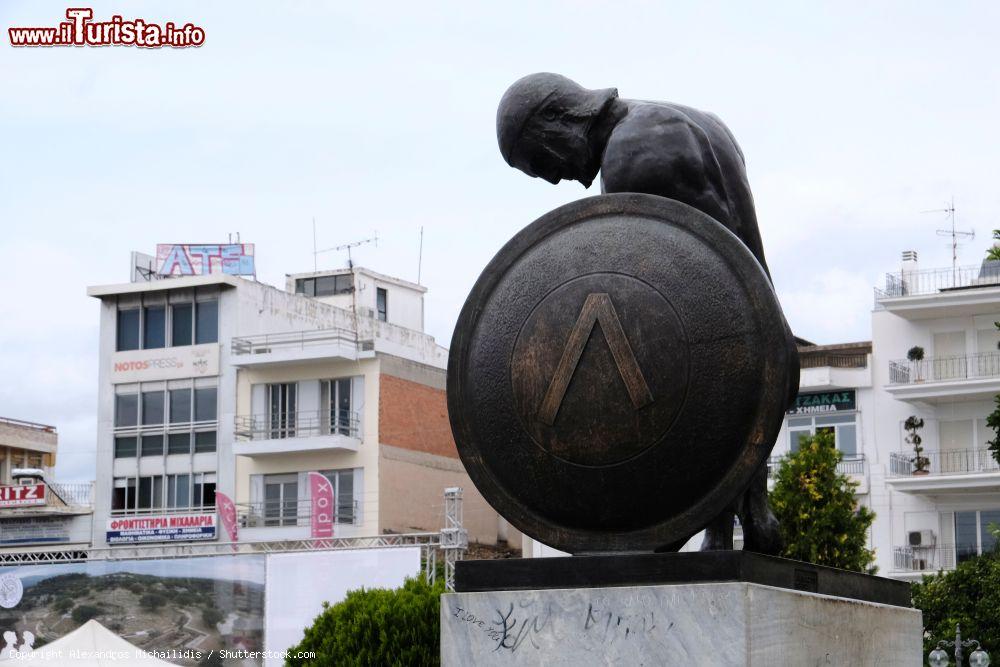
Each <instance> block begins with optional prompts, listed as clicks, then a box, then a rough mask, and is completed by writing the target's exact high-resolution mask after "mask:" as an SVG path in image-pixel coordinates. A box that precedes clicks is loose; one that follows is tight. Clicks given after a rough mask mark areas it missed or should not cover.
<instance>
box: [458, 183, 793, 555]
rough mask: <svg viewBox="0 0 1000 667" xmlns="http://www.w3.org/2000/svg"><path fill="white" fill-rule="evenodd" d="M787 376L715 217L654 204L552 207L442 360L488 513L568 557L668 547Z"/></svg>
mask: <svg viewBox="0 0 1000 667" xmlns="http://www.w3.org/2000/svg"><path fill="white" fill-rule="evenodd" d="M793 368H794V363H793V359H792V356H791V348H790V344H789V338H788V333H787V329H786V327H785V324H784V318H783V316H782V314H781V308H780V306H779V305H778V301H777V298H776V297H775V295H774V291H773V290H772V288H771V284H770V281H769V280H768V278H767V276H766V275H765V273H764V272H763V270H762V269H761V267H760V265H759V264H758V263H757V260H756V259H754V257H753V255H752V254H751V253H750V251H749V250H748V249H747V248H746V246H744V245H743V243H742V242H740V240H739V239H737V238H736V236H734V235H733V234H732V233H731V232H729V230H727V229H725V228H724V227H723V226H722V225H721V224H719V223H718V222H716V221H715V220H713V219H712V218H711V217H709V216H707V215H705V214H703V213H701V212H699V211H697V210H695V209H693V208H691V207H689V206H686V205H684V204H681V203H679V202H675V201H673V200H670V199H665V198H662V197H656V196H653V195H640V194H614V195H602V196H599V197H592V198H589V199H583V200H580V201H577V202H574V203H572V204H567V205H565V206H562V207H560V208H558V209H556V210H554V211H552V212H550V213H548V214H546V215H544V216H542V217H541V218H539V219H538V220H536V221H535V222H533V223H532V224H530V225H528V226H527V227H526V228H525V229H523V230H522V231H521V232H520V233H518V234H517V235H516V236H515V237H514V238H513V239H511V241H510V242H509V243H507V245H505V246H504V247H503V249H502V250H501V251H500V252H499V253H497V255H496V257H494V258H493V261H492V262H490V264H489V266H487V267H486V269H485V270H484V271H483V273H482V275H481V276H480V277H479V280H478V281H477V282H476V285H475V286H474V287H473V289H472V293H471V294H470V295H469V298H468V300H467V301H466V302H465V306H464V307H463V308H462V313H461V315H460V316H459V320H458V324H457V326H456V328H455V334H454V337H453V339H452V345H451V356H450V359H449V363H448V410H449V414H450V418H451V424H452V430H453V431H454V434H455V442H456V443H457V445H458V451H459V454H460V456H461V457H462V462H463V463H464V464H465V467H466V470H468V472H469V475H470V477H471V478H472V481H473V482H474V483H475V485H476V487H477V488H478V489H479V491H480V492H481V493H482V494H483V496H484V497H485V498H486V500H487V501H488V502H489V503H490V504H491V505H492V506H493V507H494V508H495V509H496V510H497V511H498V512H499V513H500V514H501V515H503V516H504V517H505V518H506V519H507V520H508V521H510V522H511V523H512V524H513V525H514V526H516V527H517V528H518V529H519V530H521V531H523V532H524V533H525V534H527V535H529V536H531V537H534V538H536V539H538V540H540V541H541V542H543V543H545V544H548V545H550V546H553V547H555V548H557V549H561V550H563V551H569V552H571V553H591V552H613V551H653V550H655V549H658V548H665V547H670V546H676V545H677V544H678V543H680V542H681V541H683V540H685V539H687V538H688V537H690V536H691V535H693V534H694V533H696V532H698V531H699V530H701V529H702V528H703V527H704V526H705V525H706V524H707V523H708V522H710V521H711V520H712V519H714V518H715V517H716V516H718V515H719V513H720V512H722V511H723V510H724V509H725V508H726V507H727V506H728V505H729V504H730V503H731V502H732V501H733V500H734V499H735V498H736V497H737V496H738V495H739V494H740V493H742V492H743V491H744V489H745V488H746V487H747V485H748V483H749V481H750V479H751V477H752V475H753V473H754V472H755V471H756V470H757V469H758V468H759V466H760V465H761V464H763V462H764V460H765V459H766V458H767V456H768V454H769V452H770V450H771V446H772V445H773V443H774V439H775V437H776V436H777V433H778V431H779V429H780V428H781V422H782V418H783V413H784V408H785V403H786V400H787V396H788V391H789V389H788V388H789V383H790V380H791V375H792V373H793Z"/></svg>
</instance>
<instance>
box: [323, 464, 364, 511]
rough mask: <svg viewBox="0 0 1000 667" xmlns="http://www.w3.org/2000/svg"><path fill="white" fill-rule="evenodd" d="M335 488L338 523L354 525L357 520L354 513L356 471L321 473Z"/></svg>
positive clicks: (334, 498)
mask: <svg viewBox="0 0 1000 667" xmlns="http://www.w3.org/2000/svg"><path fill="white" fill-rule="evenodd" d="M321 474H322V475H323V476H324V477H326V478H327V479H328V480H330V485H331V486H333V501H334V504H335V505H336V506H337V512H336V514H335V516H334V521H335V522H336V523H347V524H352V523H354V522H355V519H356V518H357V517H356V516H355V512H354V470H353V469H348V470H327V471H324V472H323V473H321Z"/></svg>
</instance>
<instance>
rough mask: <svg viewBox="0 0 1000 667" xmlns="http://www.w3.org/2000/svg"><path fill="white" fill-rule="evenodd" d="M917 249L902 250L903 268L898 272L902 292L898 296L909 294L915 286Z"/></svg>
mask: <svg viewBox="0 0 1000 667" xmlns="http://www.w3.org/2000/svg"><path fill="white" fill-rule="evenodd" d="M917 276H918V274H917V251H916V250H904V251H903V270H902V271H901V272H900V274H899V277H900V279H901V280H900V287H901V288H902V293H901V294H900V296H903V295H906V294H910V293H911V292H913V291H914V290H915V289H916V287H917Z"/></svg>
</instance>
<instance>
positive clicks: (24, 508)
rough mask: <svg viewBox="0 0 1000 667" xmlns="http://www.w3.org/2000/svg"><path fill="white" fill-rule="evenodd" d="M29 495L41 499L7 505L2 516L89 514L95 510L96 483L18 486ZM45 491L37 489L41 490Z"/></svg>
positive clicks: (40, 483)
mask: <svg viewBox="0 0 1000 667" xmlns="http://www.w3.org/2000/svg"><path fill="white" fill-rule="evenodd" d="M8 488H15V489H18V491H19V492H21V493H23V494H25V496H28V495H29V494H30V495H33V496H36V497H37V498H38V499H37V500H32V499H31V498H30V497H25V498H24V499H22V500H20V501H19V502H18V504H16V505H14V504H12V505H10V506H4V507H3V508H2V509H0V513H2V514H3V516H4V517H29V516H55V515H67V514H88V513H90V512H92V511H93V510H94V497H93V494H94V485H93V484H92V483H89V482H87V483H80V484H75V483H74V484H66V483H60V482H51V481H47V480H46V481H39V482H37V483H34V484H15V485H13V486H12V487H8ZM39 488H42V490H34V491H32V489H39Z"/></svg>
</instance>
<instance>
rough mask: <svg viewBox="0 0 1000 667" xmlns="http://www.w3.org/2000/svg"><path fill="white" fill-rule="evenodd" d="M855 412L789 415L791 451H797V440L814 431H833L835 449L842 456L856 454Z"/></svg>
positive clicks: (856, 428)
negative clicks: (814, 415)
mask: <svg viewBox="0 0 1000 667" xmlns="http://www.w3.org/2000/svg"><path fill="white" fill-rule="evenodd" d="M857 431H858V427H857V414H856V413H850V414H833V415H829V416H822V417H819V416H817V417H789V418H788V445H789V450H790V451H792V452H797V451H799V440H800V438H802V437H803V436H811V435H814V434H816V433H833V435H834V442H835V443H836V446H837V449H839V450H840V451H841V452H842V453H843V454H844V458H851V457H854V456H857V455H858V433H857Z"/></svg>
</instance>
